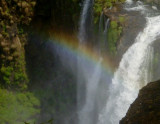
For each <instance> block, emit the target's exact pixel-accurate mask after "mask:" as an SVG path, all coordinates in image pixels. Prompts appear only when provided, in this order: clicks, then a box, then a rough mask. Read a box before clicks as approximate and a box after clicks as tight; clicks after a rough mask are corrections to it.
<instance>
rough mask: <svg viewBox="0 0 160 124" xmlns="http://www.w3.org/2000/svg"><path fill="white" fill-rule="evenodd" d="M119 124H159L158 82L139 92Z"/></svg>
mask: <svg viewBox="0 0 160 124" xmlns="http://www.w3.org/2000/svg"><path fill="white" fill-rule="evenodd" d="M120 124H160V81H156V82H152V83H149V84H148V85H147V86H145V87H144V88H142V89H141V90H140V92H139V95H138V98H137V99H136V100H135V101H134V103H133V104H131V106H130V108H129V110H128V112H127V114H126V116H125V117H124V118H123V119H122V120H121V121H120Z"/></svg>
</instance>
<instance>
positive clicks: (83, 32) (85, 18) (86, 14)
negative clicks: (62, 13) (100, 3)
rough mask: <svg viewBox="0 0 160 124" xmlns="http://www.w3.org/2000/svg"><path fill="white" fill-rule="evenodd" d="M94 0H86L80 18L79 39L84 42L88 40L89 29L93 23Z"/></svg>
mask: <svg viewBox="0 0 160 124" xmlns="http://www.w3.org/2000/svg"><path fill="white" fill-rule="evenodd" d="M93 3H94V1H93V0H84V3H83V10H82V14H81V19H80V28H79V40H80V43H84V42H85V41H86V40H87V35H88V33H90V32H89V31H88V30H89V28H91V27H90V26H91V23H92V9H93Z"/></svg>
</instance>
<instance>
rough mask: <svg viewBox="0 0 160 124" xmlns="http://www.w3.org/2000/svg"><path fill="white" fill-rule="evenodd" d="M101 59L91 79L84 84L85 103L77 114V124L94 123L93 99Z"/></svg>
mask: <svg viewBox="0 0 160 124" xmlns="http://www.w3.org/2000/svg"><path fill="white" fill-rule="evenodd" d="M101 61H102V59H100V60H99V62H98V64H97V65H96V67H95V69H94V70H93V74H92V76H91V77H88V79H87V82H86V101H85V104H84V106H83V108H82V109H81V110H80V114H79V119H80V120H79V124H93V123H94V119H93V117H94V112H93V110H94V108H95V99H96V93H97V92H96V90H97V87H98V83H99V80H100V75H101V69H100V64H101Z"/></svg>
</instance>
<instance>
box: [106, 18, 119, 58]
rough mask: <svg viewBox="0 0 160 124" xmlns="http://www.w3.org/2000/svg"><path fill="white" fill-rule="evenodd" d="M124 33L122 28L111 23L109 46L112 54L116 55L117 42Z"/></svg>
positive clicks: (108, 36) (113, 22) (108, 37)
mask: <svg viewBox="0 0 160 124" xmlns="http://www.w3.org/2000/svg"><path fill="white" fill-rule="evenodd" d="M121 33H122V27H121V26H120V25H119V24H118V23H117V22H116V21H111V23H110V28H109V29H108V34H107V39H108V44H109V51H110V52H111V54H114V55H115V54H116V46H117V41H118V39H119V37H120V35H121Z"/></svg>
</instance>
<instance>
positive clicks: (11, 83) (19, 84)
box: [0, 55, 28, 90]
mask: <svg viewBox="0 0 160 124" xmlns="http://www.w3.org/2000/svg"><path fill="white" fill-rule="evenodd" d="M0 74H1V75H0V77H1V83H0V86H1V87H3V88H7V89H13V88H14V89H19V90H25V89H26V88H27V83H28V77H27V74H26V71H25V61H24V56H23V55H21V57H20V58H18V59H17V60H16V64H14V63H10V64H9V65H4V64H2V66H1V69H0Z"/></svg>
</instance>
